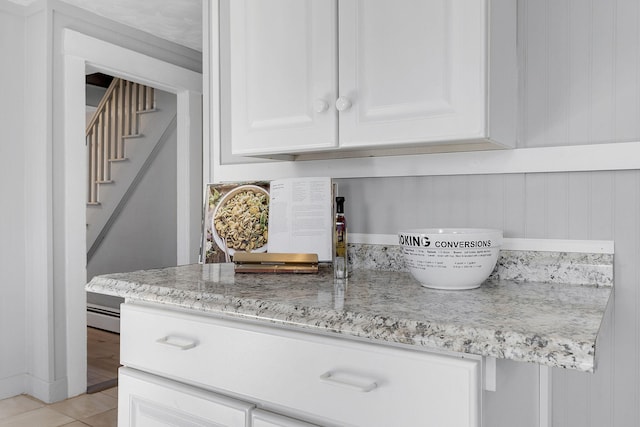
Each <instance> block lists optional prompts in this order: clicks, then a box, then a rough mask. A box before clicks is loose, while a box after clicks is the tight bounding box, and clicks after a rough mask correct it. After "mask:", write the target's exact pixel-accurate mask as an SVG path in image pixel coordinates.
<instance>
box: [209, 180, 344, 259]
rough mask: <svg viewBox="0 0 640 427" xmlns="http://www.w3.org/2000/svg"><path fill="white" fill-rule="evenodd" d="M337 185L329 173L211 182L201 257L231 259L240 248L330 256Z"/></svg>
mask: <svg viewBox="0 0 640 427" xmlns="http://www.w3.org/2000/svg"><path fill="white" fill-rule="evenodd" d="M334 187H335V186H334V184H333V182H332V180H331V178H328V177H312V178H287V179H278V180H274V181H258V182H242V183H224V184H209V185H207V186H206V194H205V206H204V227H203V228H204V230H203V234H202V236H203V241H202V261H203V262H204V263H216V262H230V261H232V260H233V257H234V255H235V254H236V252H249V253H261V252H272V253H308V254H317V255H318V260H319V261H320V262H328V261H331V258H332V253H333V250H332V236H333V200H334V198H335V197H334V194H335V189H334Z"/></svg>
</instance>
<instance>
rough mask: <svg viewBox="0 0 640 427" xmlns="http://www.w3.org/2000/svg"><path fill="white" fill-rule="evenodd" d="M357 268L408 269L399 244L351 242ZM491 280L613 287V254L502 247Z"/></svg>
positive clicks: (351, 253)
mask: <svg viewBox="0 0 640 427" xmlns="http://www.w3.org/2000/svg"><path fill="white" fill-rule="evenodd" d="M349 262H350V263H351V266H352V268H353V269H356V270H380V271H407V269H406V267H405V263H404V258H403V255H402V248H401V247H400V246H398V245H372V244H357V245H349ZM490 279H501V280H517V281H525V282H541V283H556V284H569V285H594V286H609V287H610V286H613V255H612V254H591V253H573V252H537V251H513V250H501V251H500V256H499V258H498V262H497V263H496V267H495V269H494V271H493V273H492V274H491V276H490Z"/></svg>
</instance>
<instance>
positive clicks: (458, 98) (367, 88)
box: [339, 0, 487, 148]
mask: <svg viewBox="0 0 640 427" xmlns="http://www.w3.org/2000/svg"><path fill="white" fill-rule="evenodd" d="M486 20H487V14H486V5H485V2H484V1H479V0H426V1H425V0H396V1H388V0H341V1H340V6H339V38H340V50H339V70H340V71H339V76H340V77H339V79H340V80H339V88H340V91H339V97H340V99H339V102H340V100H342V104H341V106H342V107H343V108H342V109H341V111H340V116H339V120H340V145H341V147H344V148H357V147H375V146H381V145H386V146H389V145H396V146H397V145H398V144H414V143H416V142H427V143H429V142H439V141H458V142H459V141H464V140H477V139H480V138H485V137H486V134H485V124H486V123H485V116H486V114H485V108H486V102H485V100H486V98H485V96H486V80H487V78H486V77H487V76H486V69H487V67H486V63H485V60H486V57H487V33H486V28H485V26H486ZM339 106H340V105H339ZM339 109H340V108H339Z"/></svg>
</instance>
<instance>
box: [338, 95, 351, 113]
mask: <svg viewBox="0 0 640 427" xmlns="http://www.w3.org/2000/svg"><path fill="white" fill-rule="evenodd" d="M336 108H337V109H338V111H345V110H348V109H349V108H351V101H350V100H349V98H345V97H344V96H341V97H340V98H338V99H336Z"/></svg>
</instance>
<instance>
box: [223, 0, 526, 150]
mask: <svg viewBox="0 0 640 427" xmlns="http://www.w3.org/2000/svg"><path fill="white" fill-rule="evenodd" d="M515 3H516V2H515V0H486V1H482V0H396V1H389V0H339V1H338V2H335V1H328V0H306V1H301V0H270V1H264V0H234V1H231V2H230V7H229V17H230V19H229V24H228V52H229V54H228V58H227V59H228V63H226V62H227V61H225V59H224V58H221V66H222V68H224V67H225V63H226V66H228V69H229V74H228V79H229V88H230V89H229V92H228V93H227V94H226V95H227V96H228V101H227V103H225V102H224V99H223V103H222V108H223V110H224V108H225V105H226V104H227V105H229V110H230V114H229V117H228V118H227V119H228V122H229V123H230V129H231V132H230V135H229V137H228V139H229V140H230V142H231V151H232V153H233V154H236V155H245V156H246V155H249V156H264V155H266V156H269V155H275V154H294V155H296V154H297V155H298V158H305V155H306V156H307V157H308V158H313V155H312V156H309V153H316V154H314V155H316V157H317V153H321V152H325V153H324V155H325V156H326V155H327V153H326V152H327V151H328V152H329V156H332V157H340V156H353V155H363V153H366V155H372V154H373V155H375V154H394V153H412V152H442V151H464V150H478V149H491V148H502V147H514V146H515V126H516V103H517V98H516V95H517V71H516V4H515ZM222 19H224V15H223V14H222V15H221V20H222ZM224 29H225V28H224V25H222V26H221V30H222V32H221V40H222V42H223V43H224V40H225V37H224ZM223 85H224V82H223ZM223 126H224V122H223ZM367 151H369V152H367ZM358 153H359V154H358ZM322 156H323V154H320V157H322Z"/></svg>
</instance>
